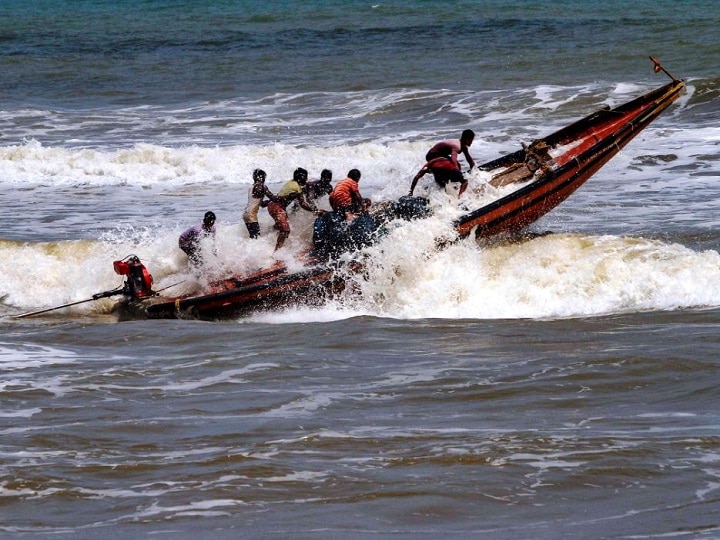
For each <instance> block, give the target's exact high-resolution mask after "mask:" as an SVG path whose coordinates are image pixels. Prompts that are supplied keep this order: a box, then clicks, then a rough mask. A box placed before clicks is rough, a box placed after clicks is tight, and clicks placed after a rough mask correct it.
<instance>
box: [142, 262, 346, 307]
mask: <svg viewBox="0 0 720 540" xmlns="http://www.w3.org/2000/svg"><path fill="white" fill-rule="evenodd" d="M340 288H342V280H341V279H340V278H338V277H336V276H335V269H334V268H333V267H331V266H324V265H323V266H316V267H314V268H310V269H308V270H303V271H300V272H294V273H287V272H284V273H278V274H277V275H275V276H268V277H267V278H266V279H261V280H257V281H255V282H253V283H250V284H246V285H243V286H239V287H233V288H228V289H226V290H223V291H221V292H213V293H210V294H204V295H199V296H192V297H186V298H177V299H174V300H170V301H166V302H160V303H156V304H152V305H148V306H146V308H145V311H146V313H147V315H148V316H149V317H151V318H184V317H193V318H207V319H216V318H221V317H228V316H234V315H239V314H242V313H246V312H248V311H252V310H261V309H272V308H273V307H277V306H278V305H283V306H285V305H290V304H293V303H307V304H310V303H312V300H313V299H320V298H321V297H322V296H323V295H324V293H326V292H327V293H329V294H334V293H337V292H338V289H340Z"/></svg>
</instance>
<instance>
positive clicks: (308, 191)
mask: <svg viewBox="0 0 720 540" xmlns="http://www.w3.org/2000/svg"><path fill="white" fill-rule="evenodd" d="M330 182H332V171H331V170H329V169H323V170H322V172H321V173H320V180H312V181H310V182H308V183H307V184H305V197H306V198H307V200H308V202H313V201H316V200H318V199H319V198H320V197H323V196H324V195H330V194H331V193H332V192H333V187H332V184H331V183H330Z"/></svg>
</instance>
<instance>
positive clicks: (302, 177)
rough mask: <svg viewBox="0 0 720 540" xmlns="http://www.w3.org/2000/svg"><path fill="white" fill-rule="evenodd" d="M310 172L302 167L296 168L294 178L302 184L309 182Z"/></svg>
mask: <svg viewBox="0 0 720 540" xmlns="http://www.w3.org/2000/svg"><path fill="white" fill-rule="evenodd" d="M307 177H308V172H307V171H306V170H305V169H303V168H302V167H298V168H297V169H295V172H294V173H293V180H295V181H296V182H297V183H298V184H300V185H301V186H302V185H303V184H305V182H307Z"/></svg>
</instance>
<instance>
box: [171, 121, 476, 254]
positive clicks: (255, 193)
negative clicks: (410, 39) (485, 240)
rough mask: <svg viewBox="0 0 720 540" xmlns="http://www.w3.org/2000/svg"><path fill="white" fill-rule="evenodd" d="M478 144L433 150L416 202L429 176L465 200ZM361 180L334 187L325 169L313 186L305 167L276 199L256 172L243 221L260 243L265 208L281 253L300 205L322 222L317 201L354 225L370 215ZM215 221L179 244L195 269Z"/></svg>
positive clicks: (464, 141) (470, 136)
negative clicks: (291, 211)
mask: <svg viewBox="0 0 720 540" xmlns="http://www.w3.org/2000/svg"><path fill="white" fill-rule="evenodd" d="M474 139H475V133H474V132H473V131H472V130H470V129H466V130H465V131H463V132H462V134H461V136H460V139H451V140H444V141H440V142H438V143H437V144H435V145H434V146H433V147H432V148H430V150H429V151H428V152H427V154H426V156H425V160H426V163H425V164H424V165H423V166H422V168H421V169H420V170H419V171H418V173H417V174H416V175H415V177H414V178H413V179H412V183H411V185H410V196H412V195H413V193H414V191H415V186H416V185H417V183H418V180H420V178H422V177H423V176H424V175H426V174H428V173H430V174H432V175H433V178H434V179H435V182H437V184H438V185H439V186H440V187H442V188H445V187H446V186H447V185H448V184H449V183H458V184H459V189H458V195H462V193H463V192H464V191H465V189H466V188H467V185H468V182H467V180H466V179H465V177H464V175H463V173H462V170H461V166H460V162H459V160H458V158H459V155H460V154H463V156H464V157H465V159H466V160H467V163H468V165H469V168H470V169H472V168H473V167H474V166H475V161H474V160H473V158H472V157H471V156H470V152H469V148H470V146H471V145H472V143H473V140H474ZM361 176H362V175H361V173H360V171H359V170H358V169H351V170H350V171H349V172H348V173H347V176H346V177H345V178H344V179H343V180H341V181H340V182H338V183H337V184H336V185H335V186H334V187H333V185H332V183H331V182H332V171H330V170H328V169H324V170H323V171H322V172H321V173H320V179H319V180H314V181H308V172H307V170H305V169H303V168H300V167H299V168H297V169H295V171H294V172H293V178H292V180H289V181H288V182H286V183H285V185H283V186H282V188H280V190H279V191H278V192H277V193H273V192H272V191H271V190H270V189H269V188H268V187H267V186H266V185H265V180H266V179H267V174H266V173H265V171H263V170H262V169H255V170H254V171H253V185H252V186H251V187H250V189H249V190H248V202H247V205H246V207H245V211H244V212H243V221H244V223H245V226H246V227H247V230H248V234H249V236H250V238H259V236H260V224H259V223H258V214H259V212H260V209H261V208H267V211H268V214H270V217H272V219H273V221H274V222H275V224H274V228H275V230H277V233H278V236H277V242H276V244H275V250H276V251H277V250H278V249H280V248H281V247H282V246H283V244H284V243H285V240H286V239H287V238H288V236H289V235H290V223H289V220H288V207H289V206H290V205H291V204H292V203H294V207H300V208H302V209H304V210H306V211H308V212H312V213H314V214H315V215H316V216H322V215H323V214H324V213H325V211H324V210H321V209H319V208H318V207H317V204H316V201H317V200H318V199H319V198H321V197H323V196H325V195H327V196H328V198H329V203H330V207H331V208H332V210H333V211H334V212H337V213H339V214H341V215H343V216H344V218H345V220H346V221H352V220H353V219H355V218H356V217H357V216H358V215H359V214H361V213H364V212H367V210H368V208H369V206H370V202H371V201H370V199H367V198H364V197H363V196H362V195H361V193H360V188H359V182H360V178H361ZM215 219H216V217H215V214H214V213H213V212H206V213H205V216H204V217H203V221H202V223H201V224H199V225H196V226H194V227H190V228H189V229H187V230H186V231H184V232H183V233H182V234H181V235H180V238H179V241H178V244H179V246H180V249H182V250H183V251H184V252H185V253H186V254H187V256H188V259H189V260H190V261H191V263H193V264H194V265H199V264H200V263H201V262H202V258H201V251H200V242H201V240H202V239H203V238H207V237H214V236H215Z"/></svg>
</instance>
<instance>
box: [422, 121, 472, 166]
mask: <svg viewBox="0 0 720 540" xmlns="http://www.w3.org/2000/svg"><path fill="white" fill-rule="evenodd" d="M474 140H475V132H474V131H473V130H472V129H466V130H465V131H463V132H462V134H461V135H460V139H450V140H447V141H440V142H439V143H437V144H436V145H435V146H433V147H432V148H431V149H430V150H428V153H427V154H426V155H425V161H432V160H433V159H435V158H439V157H446V158H449V159H450V161H452V162H453V164H454V165H455V168H457V170H459V171H460V170H462V169H461V168H460V162H459V161H458V154H462V155H464V156H465V159H466V160H467V162H468V165H469V166H470V169H472V168H473V167H474V166H475V160H474V159H473V158H472V156H470V146H472V143H473V141H474Z"/></svg>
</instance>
